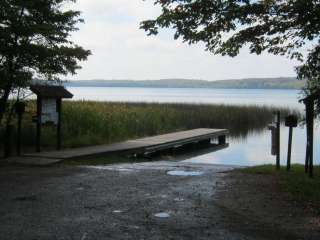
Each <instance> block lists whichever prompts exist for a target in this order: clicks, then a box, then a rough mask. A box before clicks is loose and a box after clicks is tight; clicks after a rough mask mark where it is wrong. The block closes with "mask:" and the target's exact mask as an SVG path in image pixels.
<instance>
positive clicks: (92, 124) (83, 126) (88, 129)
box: [22, 101, 298, 148]
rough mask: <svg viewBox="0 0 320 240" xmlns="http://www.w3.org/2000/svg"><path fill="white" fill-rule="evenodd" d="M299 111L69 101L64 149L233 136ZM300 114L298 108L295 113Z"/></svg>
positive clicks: (31, 107)
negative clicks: (216, 131) (212, 131)
mask: <svg viewBox="0 0 320 240" xmlns="http://www.w3.org/2000/svg"><path fill="white" fill-rule="evenodd" d="M276 110H280V111H281V113H282V115H283V116H285V115H288V114H290V113H293V112H295V111H293V110H290V109H285V108H273V107H266V106H230V105H195V104H157V103H150V104H148V103H110V102H93V101H66V102H64V104H63V115H62V123H63V124H62V134H63V138H62V139H63V147H65V148H70V147H80V146H88V145H95V144H105V143H114V142H119V141H123V140H127V139H132V138H137V137H143V136H151V135H156V134H162V133H168V132H172V131H179V130H188V129H193V128H226V129H229V130H230V132H231V135H232V136H234V137H245V136H246V135H247V134H248V133H250V132H253V131H261V130H264V129H265V128H266V126H267V125H268V123H270V122H271V121H272V118H273V113H274V111H276ZM295 113H296V114H298V112H295ZM34 115H35V102H34V101H30V102H28V104H27V113H26V114H25V115H24V120H23V134H22V135H23V139H22V142H23V145H24V146H26V147H28V146H32V145H34V144H35V124H34V123H32V122H31V118H32V116H34ZM42 143H43V146H44V147H49V148H50V147H54V144H55V129H54V127H44V128H43V135H42Z"/></svg>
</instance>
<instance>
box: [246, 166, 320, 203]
mask: <svg viewBox="0 0 320 240" xmlns="http://www.w3.org/2000/svg"><path fill="white" fill-rule="evenodd" d="M241 171H242V172H244V173H248V174H261V175H272V176H274V177H277V178H278V179H279V184H280V187H281V190H282V191H285V192H287V193H289V194H290V195H291V196H292V197H293V199H294V200H296V201H298V202H302V203H304V204H305V205H307V206H310V205H311V206H312V207H314V208H319V207H320V167H319V166H316V167H315V168H314V175H315V177H314V178H309V177H308V175H307V174H305V172H304V166H303V165H293V166H292V169H291V170H290V171H289V172H287V170H286V168H285V167H282V168H281V169H280V170H278V171H277V170H276V169H275V166H274V165H262V166H256V167H250V168H245V169H242V170H241Z"/></svg>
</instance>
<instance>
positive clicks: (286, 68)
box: [71, 0, 296, 80]
mask: <svg viewBox="0 0 320 240" xmlns="http://www.w3.org/2000/svg"><path fill="white" fill-rule="evenodd" d="M71 7H72V8H73V9H77V10H80V11H81V12H82V17H83V18H84V19H85V24H81V25H80V26H79V27H80V30H79V31H78V32H76V33H74V34H73V35H72V39H73V40H74V41H75V42H77V43H78V44H80V45H81V46H84V47H85V48H87V49H90V50H91V51H92V53H93V55H92V56H90V58H89V59H88V61H87V62H85V63H82V66H83V69H82V70H80V71H79V72H78V75H76V76H73V77H72V78H73V79H97V78H100V79H101V78H103V79H120V78H122V79H124V78H126V79H159V78H170V77H181V78H201V79H208V80H217V79H226V78H244V77H276V76H288V75H294V68H293V67H294V65H295V64H296V63H295V62H292V61H290V60H288V59H285V58H283V57H276V56H271V55H267V54H265V55H262V56H254V55H250V54H248V53H247V52H246V51H243V52H242V53H241V54H240V55H239V56H238V57H236V58H229V57H221V56H214V55H212V54H211V53H208V52H205V51H204V47H203V46H201V44H199V45H193V46H189V45H187V44H185V43H182V42H181V41H174V40H173V32H172V31H170V30H166V31H163V32H162V33H161V34H160V35H158V36H155V37H147V35H146V34H145V32H144V31H143V30H141V29H139V23H140V22H141V21H142V20H145V19H149V18H153V17H155V16H157V14H158V13H159V9H158V8H157V7H155V6H154V5H153V4H152V0H147V1H142V0H78V1H77V3H76V4H73V5H72V6H71Z"/></svg>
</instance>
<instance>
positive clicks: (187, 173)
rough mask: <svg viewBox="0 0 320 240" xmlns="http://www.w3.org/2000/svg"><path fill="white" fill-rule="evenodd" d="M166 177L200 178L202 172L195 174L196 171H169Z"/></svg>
mask: <svg viewBox="0 0 320 240" xmlns="http://www.w3.org/2000/svg"><path fill="white" fill-rule="evenodd" d="M167 174H168V175H171V176H201V175H202V174H203V172H196V171H169V172H167Z"/></svg>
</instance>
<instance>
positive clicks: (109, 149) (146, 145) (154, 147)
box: [10, 128, 228, 165]
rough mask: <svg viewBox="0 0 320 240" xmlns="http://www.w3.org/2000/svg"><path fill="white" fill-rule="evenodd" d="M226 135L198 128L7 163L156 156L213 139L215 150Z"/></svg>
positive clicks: (222, 143) (225, 131) (41, 163)
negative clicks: (120, 154)
mask: <svg viewBox="0 0 320 240" xmlns="http://www.w3.org/2000/svg"><path fill="white" fill-rule="evenodd" d="M227 134H228V130H226V129H208V128H199V129H193V130H188V131H181V132H175V133H169V134H163V135H158V136H153V137H146V138H140V139H136V140H128V141H125V142H121V143H114V144H108V145H99V146H91V147H82V148H73V149H66V150H62V151H49V152H40V153H32V154H25V155H24V156H22V157H16V158H11V159H10V162H17V163H22V164H28V165H49V164H54V163H58V162H61V161H63V160H66V159H76V158H82V157H88V156H95V155H103V154H108V153H117V152H127V151H129V152H133V153H150V152H157V151H161V150H165V149H170V148H176V147H180V146H184V145H186V144H190V143H197V142H201V141H206V140H210V139H214V138H217V139H218V146H220V147H221V146H223V145H226V135H227Z"/></svg>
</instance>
